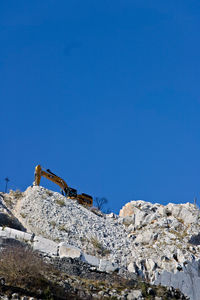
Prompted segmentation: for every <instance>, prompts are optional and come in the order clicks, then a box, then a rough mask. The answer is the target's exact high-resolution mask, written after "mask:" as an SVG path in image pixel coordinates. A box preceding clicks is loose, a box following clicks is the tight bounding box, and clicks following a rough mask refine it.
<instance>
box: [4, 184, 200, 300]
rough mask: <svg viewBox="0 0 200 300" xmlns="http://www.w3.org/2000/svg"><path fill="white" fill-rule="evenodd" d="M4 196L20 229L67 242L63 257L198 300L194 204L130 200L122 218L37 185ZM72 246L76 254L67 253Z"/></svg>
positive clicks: (199, 242) (199, 252) (199, 251)
mask: <svg viewBox="0 0 200 300" xmlns="http://www.w3.org/2000/svg"><path fill="white" fill-rule="evenodd" d="M3 198H4V199H2V204H1V213H2V214H4V215H7V216H9V217H10V216H12V219H14V220H15V221H16V224H18V226H21V230H23V229H24V230H26V231H27V232H30V233H31V234H34V235H36V236H39V237H41V238H45V239H46V240H49V241H51V242H52V243H55V247H57V246H56V245H59V244H60V243H65V244H66V245H68V246H66V247H68V248H66V247H65V246H63V245H64V244H62V247H64V248H62V251H61V252H62V253H79V254H77V255H78V256H79V258H80V257H84V255H85V259H86V261H87V259H88V261H89V260H90V262H91V261H93V263H94V262H96V266H97V267H98V268H99V267H100V265H101V267H102V268H104V269H103V270H107V271H108V270H110V269H109V268H111V270H112V271H114V270H115V271H117V272H118V274H119V275H122V276H128V274H130V276H131V275H133V276H134V275H135V276H140V277H141V278H143V279H144V280H148V281H150V282H151V283H155V284H160V283H161V284H162V285H166V286H173V287H175V288H179V289H180V290H181V291H182V292H183V293H184V294H185V295H186V296H189V297H190V299H195V300H197V299H199V298H198V294H200V277H199V274H200V272H199V271H200V267H199V259H200V238H199V232H200V224H199V221H200V214H199V209H198V208H197V207H196V206H194V205H193V204H191V203H186V204H172V203H169V204H168V205H166V206H163V205H161V204H158V203H156V204H152V203H150V202H146V201H141V200H138V201H131V202H129V203H127V204H126V205H125V206H124V207H123V208H122V209H121V210H120V213H119V216H118V215H115V214H113V213H111V214H108V215H106V214H98V213H97V212H96V213H94V212H93V211H91V210H90V209H89V208H86V207H83V206H81V205H79V204H78V203H77V202H76V201H74V200H70V199H67V198H66V197H64V196H62V195H60V194H59V193H55V192H52V191H49V190H47V189H45V188H43V187H37V186H34V187H29V188H28V189H27V190H26V191H25V192H24V193H18V195H16V194H15V193H14V192H13V193H10V194H6V195H5V194H4V197H3ZM18 229H19V228H18ZM69 245H70V247H72V251H71V252H70V251H69V250H66V249H69V248H70V247H69ZM44 247H45V246H44ZM46 247H47V246H46ZM55 252H56V250H55ZM61 252H60V253H61ZM66 255H67V254H66ZM73 255H74V254H73ZM91 257H92V258H91ZM95 259H96V260H95ZM108 262H109V263H110V264H108ZM105 265H106V266H105Z"/></svg>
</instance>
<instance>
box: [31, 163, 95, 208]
mask: <svg viewBox="0 0 200 300" xmlns="http://www.w3.org/2000/svg"><path fill="white" fill-rule="evenodd" d="M41 177H45V178H47V179H48V180H50V181H52V182H54V183H55V184H57V185H58V186H59V187H60V188H61V189H62V191H63V193H64V194H65V196H66V197H68V198H70V199H76V200H78V202H79V203H80V204H82V205H88V206H92V204H93V199H92V197H91V196H90V195H87V194H77V190H76V189H73V188H70V187H69V186H68V185H67V183H66V182H65V181H64V180H63V179H62V178H60V177H59V176H57V175H56V174H54V173H52V172H51V171H50V170H49V169H47V170H46V171H44V170H42V167H41V166H40V165H37V166H36V167H35V185H40V180H41Z"/></svg>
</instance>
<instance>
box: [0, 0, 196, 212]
mask: <svg viewBox="0 0 200 300" xmlns="http://www.w3.org/2000/svg"><path fill="white" fill-rule="evenodd" d="M199 29H200V2H199V1H185V0H181V1H174V0H168V1H158V0H155V1H147V0H146V1H143V0H131V1H129V0H123V1H119V0H115V1H113V0H109V1H108V0H101V1H93V0H91V1H88V0H86V1H78V0H74V1H64V0H63V1H55V0H42V1H41V0H35V1H25V0H20V1H14V0H11V1H4V0H2V1H1V3H0V105H1V107H0V128H1V129H0V137H1V148H0V149H1V150H0V151H1V173H0V190H4V187H5V181H4V178H5V177H6V176H8V177H9V178H10V182H9V187H10V188H13V189H21V190H25V189H26V188H27V187H28V186H29V185H31V184H32V181H33V174H34V168H35V165H37V164H41V165H42V166H44V167H45V168H50V169H51V170H52V171H53V172H54V173H56V174H58V175H60V176H61V177H62V178H64V179H65V180H66V182H67V183H68V184H69V186H71V187H74V188H77V189H78V191H79V192H85V193H88V194H91V195H92V196H94V197H95V196H98V197H103V196H104V197H106V198H107V199H108V200H109V204H108V206H109V207H110V209H111V210H112V211H114V212H118V211H119V209H120V208H121V207H122V206H123V205H124V204H125V203H126V202H128V201H130V200H132V199H144V200H147V201H150V202H159V203H163V204H166V203H168V202H175V203H180V202H186V201H190V202H192V201H193V198H194V196H197V199H198V198H199V199H200V194H199V192H200V176H199V174H200V160H199V156H200V134H199V132H200V120H199V116H200V93H199V92H200V88H199V81H200V58H199V53H200V40H199ZM41 184H42V185H43V186H45V187H48V188H51V189H53V190H56V191H57V190H58V188H57V186H55V185H53V184H49V182H47V180H45V179H42V182H41ZM197 203H198V202H197ZM199 204H200V201H199Z"/></svg>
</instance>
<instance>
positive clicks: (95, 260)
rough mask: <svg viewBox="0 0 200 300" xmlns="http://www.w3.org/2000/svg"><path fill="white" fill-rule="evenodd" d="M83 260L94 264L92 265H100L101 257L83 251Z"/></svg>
mask: <svg viewBox="0 0 200 300" xmlns="http://www.w3.org/2000/svg"><path fill="white" fill-rule="evenodd" d="M81 260H82V261H83V262H86V263H88V264H90V265H92V266H96V267H99V263H100V259H99V258H98V257H96V256H92V255H88V254H85V253H82V255H81Z"/></svg>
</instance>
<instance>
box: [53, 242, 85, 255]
mask: <svg viewBox="0 0 200 300" xmlns="http://www.w3.org/2000/svg"><path fill="white" fill-rule="evenodd" d="M58 247H59V257H60V258H62V257H71V258H80V256H81V250H80V249H79V248H77V247H74V246H71V245H69V244H67V243H65V242H62V243H60V244H59V245H58Z"/></svg>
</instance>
